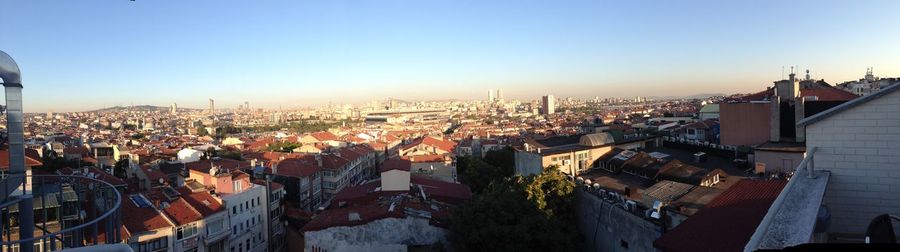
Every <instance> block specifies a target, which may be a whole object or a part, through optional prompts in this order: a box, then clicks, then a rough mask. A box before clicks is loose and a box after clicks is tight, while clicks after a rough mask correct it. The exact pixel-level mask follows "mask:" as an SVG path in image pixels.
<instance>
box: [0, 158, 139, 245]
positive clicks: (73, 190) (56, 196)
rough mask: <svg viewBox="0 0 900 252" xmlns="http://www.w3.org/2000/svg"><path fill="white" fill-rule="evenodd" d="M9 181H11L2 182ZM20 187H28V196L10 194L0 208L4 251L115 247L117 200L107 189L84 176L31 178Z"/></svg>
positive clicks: (115, 193)
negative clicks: (98, 246) (26, 183)
mask: <svg viewBox="0 0 900 252" xmlns="http://www.w3.org/2000/svg"><path fill="white" fill-rule="evenodd" d="M19 176H22V175H19ZM9 181H13V180H4V182H5V183H8V182H9ZM21 181H31V185H30V187H31V188H30V190H16V191H15V192H13V193H11V194H8V195H9V197H8V198H7V200H6V201H4V202H3V203H0V214H2V215H3V216H4V218H3V220H2V225H0V241H2V243H0V246H2V249H3V250H4V251H15V250H19V249H20V248H21V250H20V251H31V250H32V249H33V250H36V251H56V250H63V249H73V248H81V247H88V246H97V245H102V244H115V243H120V242H121V240H122V238H121V237H122V234H121V227H122V224H121V223H122V222H121V220H120V214H121V213H120V204H121V194H120V193H119V191H118V190H116V188H115V187H113V186H112V185H111V184H109V183H107V182H104V181H101V180H97V179H95V178H93V177H91V176H90V175H88V176H80V175H79V176H61V175H33V176H27V179H24V180H21ZM22 188H26V187H25V185H22ZM24 209H29V211H23V210H24ZM88 250H90V249H88Z"/></svg>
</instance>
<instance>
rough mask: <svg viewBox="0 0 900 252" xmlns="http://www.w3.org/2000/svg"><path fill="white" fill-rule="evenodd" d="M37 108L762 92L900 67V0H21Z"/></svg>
mask: <svg viewBox="0 0 900 252" xmlns="http://www.w3.org/2000/svg"><path fill="white" fill-rule="evenodd" d="M0 9H3V21H2V23H3V25H2V27H3V28H2V33H0V34H2V35H0V50H4V51H6V52H7V53H9V54H11V55H12V56H13V57H14V58H15V59H16V60H17V61H18V62H19V65H20V67H21V68H22V71H23V82H24V85H25V91H24V92H25V110H26V111H31V112H42V111H47V110H51V111H57V112H59V111H73V110H74V111H77V110H86V109H93V108H97V107H103V106H113V105H128V104H131V103H134V104H154V105H163V106H167V105H169V104H171V103H172V102H177V103H178V104H179V105H180V106H183V107H201V108H202V107H205V106H206V102H207V98H210V97H211V98H214V99H216V101H217V105H218V107H234V106H236V105H237V104H239V103H242V102H243V101H249V102H250V103H251V105H253V106H262V107H269V108H274V107H278V106H284V107H292V106H300V105H303V106H305V105H315V104H324V103H327V102H329V101H331V102H334V103H361V102H366V101H370V100H372V99H373V98H385V97H396V98H401V99H410V100H413V99H440V98H457V99H475V98H478V99H486V96H487V90H488V89H490V88H493V89H497V88H503V89H504V93H505V94H506V95H507V96H508V97H511V98H517V99H538V98H539V95H541V94H547V93H552V94H555V95H556V96H558V97H566V96H573V97H594V96H601V97H606V96H635V95H643V96H663V95H690V94H697V93H719V92H724V93H734V92H751V91H757V90H761V89H763V88H765V87H766V86H767V85H769V84H770V83H771V81H773V80H775V79H779V78H780V77H781V69H782V66H790V65H799V66H800V68H803V69H806V68H810V69H811V71H812V72H813V73H814V75H815V76H817V77H818V78H824V79H826V81H829V82H831V83H835V82H840V81H846V80H851V79H856V78H860V77H862V75H863V73H864V72H865V68H866V67H870V66H872V67H875V73H876V75H879V76H900V63H898V60H897V59H898V58H900V32H898V31H900V30H898V28H900V18H898V17H897V15H894V14H895V13H897V11H900V1H842V2H841V3H837V2H836V1H835V3H832V1H740V2H739V1H600V0H590V1H483V0H482V1H461V0H454V1H432V0H428V1H413V0H410V1H385V0H380V1H314V2H313V1H149V0H137V1H134V2H132V1H125V0H115V1H13V0H6V1H3V2H2V3H0Z"/></svg>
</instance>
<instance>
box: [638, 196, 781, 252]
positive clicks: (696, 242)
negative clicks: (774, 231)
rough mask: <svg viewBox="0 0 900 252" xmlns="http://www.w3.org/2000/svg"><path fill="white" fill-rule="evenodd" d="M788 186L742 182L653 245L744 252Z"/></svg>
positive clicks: (667, 247) (678, 249)
mask: <svg viewBox="0 0 900 252" xmlns="http://www.w3.org/2000/svg"><path fill="white" fill-rule="evenodd" d="M785 184H787V181H784V180H749V179H744V180H741V181H740V182H738V183H737V184H735V185H734V186H732V187H731V188H729V189H728V190H726V191H725V192H724V193H722V194H721V195H719V196H718V197H716V199H714V200H713V201H712V202H710V203H709V204H707V205H706V207H705V208H703V209H701V210H700V211H699V212H697V213H696V214H694V215H693V216H692V217H691V218H688V219H687V220H685V221H684V222H683V223H681V225H678V227H676V228H675V229H673V230H671V231H669V232H667V233H665V234H663V235H662V236H661V237H660V238H659V239H657V240H656V241H655V242H653V245H654V247H656V248H659V249H661V250H664V251H742V250H743V249H744V245H746V244H747V241H749V240H750V236H751V235H753V232H754V230H756V227H757V226H758V225H759V223H760V221H761V220H762V219H763V216H765V215H766V211H768V209H769V206H771V205H772V202H773V201H775V198H777V197H778V194H779V193H780V192H781V189H782V188H784V186H785Z"/></svg>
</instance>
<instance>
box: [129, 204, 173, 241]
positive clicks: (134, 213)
mask: <svg viewBox="0 0 900 252" xmlns="http://www.w3.org/2000/svg"><path fill="white" fill-rule="evenodd" d="M122 212H123V213H125V214H124V215H123V216H122V217H123V218H122V224H124V225H125V228H126V229H127V230H128V233H130V234H132V235H134V234H137V233H140V232H147V231H152V230H157V229H162V228H171V227H172V224H171V223H169V221H168V220H166V218H165V217H163V215H162V214H161V213H159V212H157V211H156V209H154V208H153V207H138V206H137V205H135V204H134V202H132V201H131V199H129V198H128V197H125V199H123V200H122Z"/></svg>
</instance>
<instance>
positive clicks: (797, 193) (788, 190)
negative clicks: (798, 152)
mask: <svg viewBox="0 0 900 252" xmlns="http://www.w3.org/2000/svg"><path fill="white" fill-rule="evenodd" d="M815 152H816V148H815V147H813V148H811V149H809V150H808V151H807V154H806V157H805V158H804V159H803V161H801V162H800V165H798V166H797V169H796V170H795V172H794V176H792V177H791V179H790V182H788V184H787V186H785V188H784V190H782V191H781V194H779V195H778V198H777V199H775V202H773V203H772V206H771V207H769V211H768V213H767V214H766V216H765V217H764V218H763V220H762V221H761V222H760V223H759V226H758V227H757V228H756V232H754V233H753V236H752V237H751V238H750V242H748V243H747V245H746V247H744V251H755V250H759V249H782V248H786V247H791V246H796V245H800V244H805V243H811V242H814V241H815V239H814V235H815V234H816V233H817V232H816V231H817V230H816V229H817V224H818V223H817V222H818V218H819V216H820V211H823V210H825V211H827V210H826V209H823V208H822V201H823V199H824V197H825V187H826V186H827V185H828V180H829V178H830V177H831V173H830V172H828V171H817V170H815V169H814V164H813V161H812V160H813V156H814V154H815Z"/></svg>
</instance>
